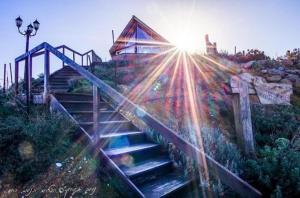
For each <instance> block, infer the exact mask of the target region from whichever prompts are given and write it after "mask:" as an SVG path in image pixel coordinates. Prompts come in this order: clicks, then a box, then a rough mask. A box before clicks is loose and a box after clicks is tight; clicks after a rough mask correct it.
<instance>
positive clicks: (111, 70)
mask: <svg viewBox="0 0 300 198" xmlns="http://www.w3.org/2000/svg"><path fill="white" fill-rule="evenodd" d="M94 74H95V75H96V76H97V77H98V78H100V79H101V80H103V81H104V82H105V83H107V84H108V85H110V86H111V87H113V88H115V86H116V81H117V80H118V79H119V78H120V73H119V72H117V68H116V63H115V62H114V61H110V62H103V63H101V65H96V66H95V70H94Z"/></svg>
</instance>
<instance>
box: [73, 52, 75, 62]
mask: <svg viewBox="0 0 300 198" xmlns="http://www.w3.org/2000/svg"><path fill="white" fill-rule="evenodd" d="M73 61H74V62H75V53H74V52H73Z"/></svg>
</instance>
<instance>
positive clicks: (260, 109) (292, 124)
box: [243, 105, 300, 197]
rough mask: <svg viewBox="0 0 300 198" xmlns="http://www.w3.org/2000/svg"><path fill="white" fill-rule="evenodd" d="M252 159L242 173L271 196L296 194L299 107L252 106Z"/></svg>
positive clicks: (299, 181)
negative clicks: (253, 139)
mask: <svg viewBox="0 0 300 198" xmlns="http://www.w3.org/2000/svg"><path fill="white" fill-rule="evenodd" d="M252 110H253V113H252V116H253V117H252V122H253V126H254V130H255V140H256V142H257V145H256V151H257V152H256V154H257V156H256V157H257V158H256V159H248V160H246V161H245V163H244V166H243V169H244V173H243V176H244V177H245V178H246V179H247V180H248V181H250V182H251V183H252V184H253V185H254V186H256V187H257V188H258V189H259V190H260V191H262V192H263V193H264V194H266V195H271V196H272V197H299V195H300V136H299V134H300V128H299V127H300V121H299V115H300V111H299V109H298V108H297V107H293V106H289V107H287V106H275V105H272V106H267V107H264V106H253V108H252Z"/></svg>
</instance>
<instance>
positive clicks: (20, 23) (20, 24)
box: [16, 16, 23, 28]
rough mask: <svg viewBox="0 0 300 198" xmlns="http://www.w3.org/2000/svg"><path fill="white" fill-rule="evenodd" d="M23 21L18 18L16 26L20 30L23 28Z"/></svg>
mask: <svg viewBox="0 0 300 198" xmlns="http://www.w3.org/2000/svg"><path fill="white" fill-rule="evenodd" d="M22 23H23V20H22V19H21V17H20V16H19V17H18V18H16V26H17V27H18V28H20V27H21V26H22Z"/></svg>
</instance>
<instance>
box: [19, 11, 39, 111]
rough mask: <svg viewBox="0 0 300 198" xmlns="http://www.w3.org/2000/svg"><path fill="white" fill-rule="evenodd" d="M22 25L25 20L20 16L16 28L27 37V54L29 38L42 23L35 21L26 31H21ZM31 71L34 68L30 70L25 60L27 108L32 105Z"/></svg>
mask: <svg viewBox="0 0 300 198" xmlns="http://www.w3.org/2000/svg"><path fill="white" fill-rule="evenodd" d="M22 23H23V20H22V19H21V17H20V16H19V17H18V18H16V26H17V28H18V31H19V33H20V34H21V35H23V36H26V49H25V52H26V53H27V52H28V51H29V38H30V37H33V36H35V35H36V33H37V31H38V29H39V28H40V23H39V22H38V20H35V21H34V22H33V25H32V24H29V25H28V26H27V29H26V30H24V31H21V30H20V28H21V26H22ZM34 30H35V31H34ZM33 32H34V33H33ZM30 67H31V63H30ZM31 70H32V68H29V65H28V58H26V59H25V70H24V81H25V88H26V103H27V107H29V103H30V102H29V100H30V99H29V97H30V93H29V89H30V81H31V79H30V78H31ZM29 74H30V75H29Z"/></svg>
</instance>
